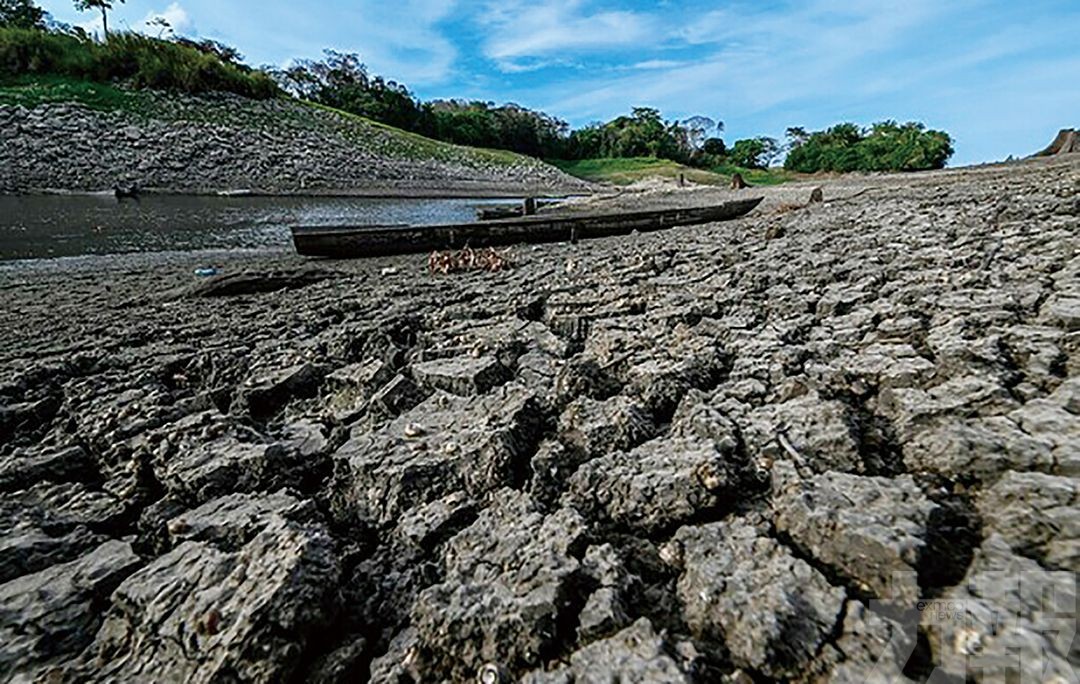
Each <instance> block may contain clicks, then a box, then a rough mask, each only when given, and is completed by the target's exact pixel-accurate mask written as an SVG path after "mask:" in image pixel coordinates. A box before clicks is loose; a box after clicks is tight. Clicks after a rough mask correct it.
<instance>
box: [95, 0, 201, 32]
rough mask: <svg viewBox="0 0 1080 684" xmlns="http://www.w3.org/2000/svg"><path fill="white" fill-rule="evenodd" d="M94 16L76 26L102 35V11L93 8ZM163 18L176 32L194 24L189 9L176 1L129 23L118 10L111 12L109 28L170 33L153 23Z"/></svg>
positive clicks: (111, 29) (112, 29) (187, 28)
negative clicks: (121, 17)
mask: <svg viewBox="0 0 1080 684" xmlns="http://www.w3.org/2000/svg"><path fill="white" fill-rule="evenodd" d="M92 16H93V18H91V19H89V20H87V21H83V22H79V23H77V24H76V26H78V27H80V28H82V29H83V30H85V31H87V32H88V33H90V34H93V35H98V36H100V35H101V34H102V33H103V31H102V21H101V12H100V11H98V10H93V15H92ZM159 17H160V18H162V19H164V20H165V21H167V22H168V23H169V26H170V27H172V30H173V31H174V32H176V33H183V32H184V31H186V30H189V29H190V28H191V26H192V24H191V17H189V16H188V13H187V10H185V9H184V8H183V7H182V6H181V5H180V3H179V2H174V3H172V4H171V5H169V6H168V7H166V8H165V9H163V10H161V11H160V12H159V11H150V12H147V13H146V16H145V17H143V19H141V20H140V21H137V22H135V23H134V24H132V25H129V24H128V23H127V22H126V21H123V20H121V19H120V18H119V17H118V16H117V14H116V12H109V30H110V31H117V30H121V31H137V32H139V33H145V34H146V35H148V36H159V35H168V31H164V29H163V27H162V26H159V25H156V24H153V23H151V22H153V21H154V20H155V19H158V18H159Z"/></svg>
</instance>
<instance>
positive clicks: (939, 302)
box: [0, 158, 1080, 683]
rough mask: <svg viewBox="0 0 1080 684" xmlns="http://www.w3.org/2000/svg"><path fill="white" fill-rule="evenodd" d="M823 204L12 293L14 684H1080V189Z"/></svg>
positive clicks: (244, 256) (1046, 187)
mask: <svg viewBox="0 0 1080 684" xmlns="http://www.w3.org/2000/svg"><path fill="white" fill-rule="evenodd" d="M822 185H823V187H824V195H825V199H826V202H825V203H824V204H816V205H810V206H803V205H801V202H804V201H805V200H806V198H808V197H809V193H810V189H811V188H812V187H813V186H811V185H806V184H802V185H795V186H786V187H784V188H782V189H778V190H768V191H762V192H764V193H765V194H767V195H768V201H767V202H766V203H765V204H763V205H762V207H761V208H759V209H758V210H756V211H755V212H754V213H753V214H751V215H749V216H747V217H746V218H744V219H741V220H738V221H735V222H731V223H724V224H711V225H706V226H698V227H685V228H677V229H673V230H669V231H663V232H660V233H654V234H648V235H635V236H630V237H627V238H616V239H609V240H600V241H591V242H583V243H581V244H578V245H548V246H538V247H528V248H517V249H514V250H513V251H512V256H513V259H514V260H515V261H516V267H515V268H513V269H511V270H507V271H501V272H498V273H469V274H458V275H450V276H433V275H430V274H429V273H428V272H427V261H426V257H425V256H423V255H417V256H412V257H398V258H387V259H375V260H370V261H352V262H310V261H305V260H302V259H300V258H298V257H294V256H291V255H287V254H276V255H253V254H250V253H239V254H238V253H235V252H233V253H221V254H220V255H219V256H218V257H216V261H215V263H216V264H218V265H219V267H220V269H221V270H222V272H223V273H224V274H225V275H226V276H229V275H233V274H237V273H238V272H240V271H242V270H248V271H251V272H252V273H255V274H260V275H259V277H253V278H249V279H248V280H246V281H243V282H244V283H245V285H244V288H241V289H245V288H246V293H237V290H236V289H233V290H226V291H224V292H223V291H222V289H221V288H218V289H215V287H214V283H213V281H211V282H210V283H207V282H206V281H202V280H199V279H197V278H195V276H194V275H193V274H192V271H193V269H194V268H196V267H198V266H201V265H203V264H204V263H205V262H206V256H205V255H203V254H200V255H184V254H176V253H174V254H170V255H166V256H160V255H159V256H156V257H149V256H138V255H135V256H131V255H129V256H124V257H102V258H92V259H83V260H78V261H75V262H70V263H60V264H58V263H57V262H41V263H35V264H30V265H26V264H24V267H20V268H8V269H4V270H2V271H0V301H2V304H3V306H2V307H0V492H3V496H2V498H0V519H2V520H3V524H2V525H0V679H12V678H14V679H15V680H16V681H33V680H34V679H35V678H37V677H41V678H43V679H45V680H47V681H101V682H104V681H148V680H154V681H266V682H281V681H313V682H332V681H365V680H368V679H370V681H374V682H409V681H415V682H438V681H469V680H474V679H475V678H477V677H480V678H481V681H484V682H499V681H518V680H521V681H527V682H533V683H541V682H544V683H547V682H560V683H563V682H597V681H602V682H607V681H641V682H716V681H721V682H723V681H728V682H760V681H771V680H787V681H847V682H892V681H897V677H906V678H908V679H910V680H913V681H922V680H925V679H926V678H927V677H929V676H930V675H931V673H933V672H934V671H935V670H940V671H942V672H943V673H944V674H946V675H949V676H951V677H956V678H959V679H958V681H963V679H964V678H965V677H967V678H969V679H970V680H973V681H993V682H997V681H1005V680H1006V679H1007V678H1008V677H1011V679H1009V681H1025V682H1026V681H1033V682H1034V681H1058V682H1071V681H1075V671H1076V666H1077V664H1078V661H1080V646H1078V645H1077V642H1076V641H1075V640H1074V639H1073V635H1074V634H1075V625H1076V603H1075V598H1076V579H1075V577H1076V576H1075V572H1076V570H1077V569H1078V567H1080V510H1078V503H1080V502H1078V498H1080V487H1078V484H1080V480H1078V479H1077V478H1078V477H1080V419H1078V414H1080V254H1078V253H1077V246H1078V238H1080V160H1077V159H1075V158H1073V159H1065V160H1063V161H1055V162H1034V163H1025V164H1016V165H1009V166H1003V167H990V168H982V169H964V170H958V171H950V172H943V173H933V174H924V175H916V176H906V177H897V176H889V177H868V178H863V179H858V180H844V181H842V182H841V181H827V182H823V183H822ZM746 192H756V190H752V191H744V195H745V193H746ZM727 194H728V193H726V192H720V191H711V190H710V191H702V192H700V193H699V194H698V195H697V196H694V195H686V194H679V193H674V194H667V195H653V196H648V197H641V196H636V195H626V196H623V197H620V198H616V199H615V200H606V201H607V202H610V203H611V204H622V205H623V206H630V205H642V204H659V203H664V202H674V201H686V200H687V199H688V198H689V199H692V200H695V201H696V200H706V199H709V198H710V197H712V198H715V197H721V196H727ZM258 290H264V291H258ZM230 292H231V294H229V293H230ZM1021 674H1022V675H1023V679H1018V677H1019V675H1021ZM900 681H904V680H903V679H901V680H900ZM935 681H936V680H935Z"/></svg>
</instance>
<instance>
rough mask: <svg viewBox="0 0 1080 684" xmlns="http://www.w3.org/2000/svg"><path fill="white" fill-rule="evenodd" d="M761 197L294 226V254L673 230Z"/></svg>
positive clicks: (724, 216)
mask: <svg viewBox="0 0 1080 684" xmlns="http://www.w3.org/2000/svg"><path fill="white" fill-rule="evenodd" d="M761 200H762V198H760V197H758V198H754V199H745V200H735V201H732V202H726V203H724V204H719V205H713V206H707V207H689V208H679V209H659V210H652V211H638V212H630V213H621V214H591V215H566V214H563V215H550V216H527V217H524V218H515V219H500V220H494V221H484V222H483V223H458V224H442V225H433V226H295V227H293V229H292V236H293V243H294V244H295V245H296V251H297V253H299V254H302V255H304V256H317V257H330V258H358V257H374V256H388V255H393V254H414V253H418V252H430V251H434V250H442V249H461V248H462V247H465V246H466V245H467V246H469V247H499V246H503V245H514V244H520V243H542V242H568V241H569V242H573V241H577V240H588V239H593V238H602V237H611V236H615V235H627V234H629V233H632V232H634V231H639V232H651V231H655V230H662V229H664V228H673V227H675V226H687V225H696V224H701V223H712V222H714V221H728V220H731V219H736V218H739V217H740V216H744V215H745V214H747V213H749V212H750V211H751V210H753V209H754V207H756V206H757V205H758V204H760V203H761Z"/></svg>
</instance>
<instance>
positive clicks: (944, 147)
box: [784, 121, 953, 173]
mask: <svg viewBox="0 0 1080 684" xmlns="http://www.w3.org/2000/svg"><path fill="white" fill-rule="evenodd" d="M952 153H953V147H952V138H951V137H949V135H948V134H947V133H945V132H943V131H933V130H926V127H925V126H924V125H923V124H920V123H914V122H912V123H906V124H898V123H896V122H895V121H885V122H882V123H877V124H874V125H873V126H871V127H870V128H868V129H865V130H864V129H860V128H859V127H858V126H856V125H855V124H850V123H846V124H840V125H838V126H833V127H832V128H830V129H827V130H824V131H819V132H816V133H811V134H810V135H808V136H806V137H805V138H803V139H802V140H800V141H799V142H798V143H797V144H795V145H794V146H793V147H792V149H791V151H790V152H789V153H788V157H787V161H785V162H784V168H785V169H787V170H789V171H798V172H800V173H816V172H818V171H836V172H841V173H846V172H850V171H925V170H930V169H940V168H943V167H944V166H945V162H947V161H948V159H949V157H951V156H952Z"/></svg>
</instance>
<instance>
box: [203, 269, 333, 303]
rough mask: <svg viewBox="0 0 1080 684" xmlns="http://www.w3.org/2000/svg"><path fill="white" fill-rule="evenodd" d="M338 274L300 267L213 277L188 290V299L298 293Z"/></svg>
mask: <svg viewBox="0 0 1080 684" xmlns="http://www.w3.org/2000/svg"><path fill="white" fill-rule="evenodd" d="M334 275H336V274H335V273H334V272H333V271H327V270H325V269H321V268H297V269H288V270H280V271H241V272H240V273H230V274H228V275H220V276H213V277H211V278H207V279H206V280H205V281H203V282H201V283H199V284H197V285H193V286H192V287H189V288H187V289H186V290H185V291H184V293H183V294H185V295H187V296H188V297H233V296H236V295H247V294H259V293H263V292H277V291H278V290H296V289H299V288H301V287H307V286H308V285H312V284H314V283H317V282H320V281H322V280H326V279H327V278H330V277H333V276H334Z"/></svg>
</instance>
